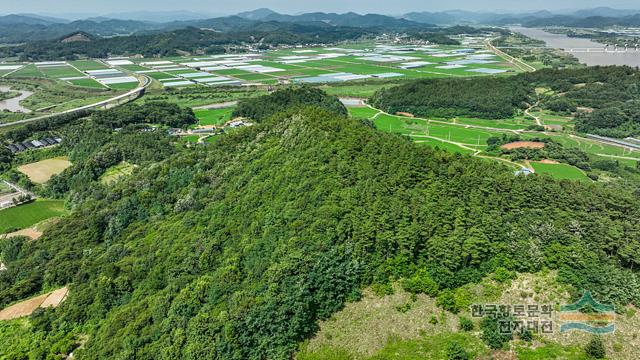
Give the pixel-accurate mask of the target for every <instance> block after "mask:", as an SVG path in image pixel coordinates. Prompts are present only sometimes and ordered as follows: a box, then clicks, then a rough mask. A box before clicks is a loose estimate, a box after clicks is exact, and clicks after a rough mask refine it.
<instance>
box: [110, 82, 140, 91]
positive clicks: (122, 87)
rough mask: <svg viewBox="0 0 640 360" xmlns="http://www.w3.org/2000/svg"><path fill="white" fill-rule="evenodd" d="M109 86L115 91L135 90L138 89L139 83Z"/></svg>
mask: <svg viewBox="0 0 640 360" xmlns="http://www.w3.org/2000/svg"><path fill="white" fill-rule="evenodd" d="M108 86H109V87H110V88H112V89H113V90H133V89H135V88H137V87H138V82H137V81H136V82H126V83H118V84H109V85H108Z"/></svg>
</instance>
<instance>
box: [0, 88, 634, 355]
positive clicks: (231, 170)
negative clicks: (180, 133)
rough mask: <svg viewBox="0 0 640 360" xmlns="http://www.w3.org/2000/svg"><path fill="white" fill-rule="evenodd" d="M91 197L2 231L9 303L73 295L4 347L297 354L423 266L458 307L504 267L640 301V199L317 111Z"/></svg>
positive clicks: (14, 350) (191, 153) (230, 137)
mask: <svg viewBox="0 0 640 360" xmlns="http://www.w3.org/2000/svg"><path fill="white" fill-rule="evenodd" d="M257 101H263V100H257ZM63 176H64V175H63ZM91 194H92V196H87V197H86V200H84V201H82V202H81V203H80V204H79V205H78V208H77V210H76V211H75V212H74V213H73V214H72V215H70V216H69V217H67V218H65V219H64V220H63V221H62V222H61V223H60V225H59V226H57V227H56V228H53V229H51V230H50V231H49V232H47V233H46V234H45V235H44V237H43V238H41V239H40V240H39V241H36V242H28V241H23V240H17V241H14V242H12V243H11V244H9V245H7V244H8V243H2V244H3V248H2V249H1V250H2V256H3V259H4V260H5V263H6V264H7V265H8V268H9V270H7V271H4V272H1V273H0V299H3V303H2V305H6V302H7V300H4V299H13V298H14V297H7V295H9V294H14V293H20V294H21V295H22V296H27V295H29V294H35V293H38V292H40V291H41V290H44V289H50V288H55V287H59V286H62V285H67V284H68V285H69V286H70V295H69V298H68V299H67V300H66V301H65V302H64V303H63V304H62V305H61V306H60V307H59V308H57V309H55V310H53V309H50V310H46V311H39V312H37V313H36V314H35V315H33V316H32V319H31V320H32V326H31V328H29V329H28V330H22V331H28V332H29V335H28V338H29V339H38V340H37V341H35V340H34V341H30V342H21V343H20V344H17V343H14V344H13V345H15V346H12V347H0V354H7V355H9V356H10V357H20V356H23V355H26V354H27V353H29V354H33V355H35V357H45V356H46V355H47V354H49V353H56V354H60V353H68V352H69V351H71V350H73V349H74V348H75V347H77V346H78V344H79V342H81V341H80V339H86V343H84V345H83V347H82V348H81V349H76V350H75V351H74V357H76V358H79V359H83V358H86V359H95V358H134V357H135V358H140V359H176V358H182V359H216V358H217V359H263V358H272V359H286V358H290V356H291V354H292V353H293V352H294V351H295V349H296V347H297V344H298V343H299V342H300V341H302V340H304V339H305V338H307V337H308V336H310V335H312V334H313V333H314V332H315V331H316V329H317V321H318V320H319V319H326V318H328V317H329V316H330V315H331V314H332V313H334V312H335V311H336V310H338V309H340V308H341V307H342V306H343V305H344V303H345V302H346V301H351V300H355V299H357V298H358V297H359V293H360V289H361V288H362V287H364V286H367V285H372V284H373V285H376V286H386V284H389V283H390V282H391V281H395V280H398V279H401V278H410V279H412V278H418V280H420V281H421V282H422V283H424V282H426V283H431V284H434V286H432V287H431V289H430V292H432V295H434V296H438V298H439V303H440V304H442V306H444V307H446V308H447V309H449V310H452V311H454V310H456V308H457V307H458V306H459V304H458V303H457V302H456V298H455V296H454V292H453V290H454V289H455V288H457V287H459V286H461V285H463V284H465V283H469V282H476V281H479V280H480V279H481V278H482V277H483V276H485V275H487V274H489V273H491V272H494V271H497V270H499V269H501V270H502V271H504V270H505V269H506V270H510V271H520V272H537V271H540V270H542V269H558V270H559V278H560V280H561V281H563V282H565V283H568V284H571V285H573V286H574V289H576V292H577V291H579V290H580V289H584V288H588V289H591V290H592V291H593V292H594V293H595V294H596V295H597V296H598V299H599V300H600V301H602V302H606V301H611V302H614V303H616V304H626V303H633V304H636V305H640V286H639V285H638V284H639V283H638V278H637V274H636V269H637V268H638V261H640V260H639V259H638V258H637V256H636V250H635V249H637V248H638V246H639V245H640V243H639V241H640V237H639V235H640V223H638V221H637V219H638V217H639V216H640V206H639V205H640V200H639V199H638V197H637V195H633V194H631V193H627V192H624V191H613V190H608V189H606V188H604V187H601V186H598V185H595V184H583V183H578V182H571V181H556V180H552V179H551V178H548V177H542V176H530V177H515V176H513V174H512V171H511V170H510V169H508V168H506V167H504V168H503V167H501V166H500V165H496V164H494V163H489V162H485V161H482V160H479V159H475V158H472V157H469V156H463V155H459V154H450V153H446V152H444V151H440V150H436V149H431V148H427V147H420V146H417V145H415V144H413V143H412V142H410V141H409V140H407V139H404V138H402V137H399V136H395V135H390V134H384V133H382V132H379V131H377V130H376V129H375V128H373V127H372V126H371V125H370V124H367V123H362V122H360V121H358V120H355V119H348V118H345V117H343V116H342V115H339V114H336V113H335V112H328V111H325V110H323V109H321V108H317V107H312V108H297V109H293V110H289V111H288V112H278V113H277V114H276V115H274V116H272V117H270V118H265V119H262V121H260V122H258V123H257V124H256V125H255V126H252V127H248V128H244V129H241V130H239V131H238V132H236V133H233V134H227V135H225V136H223V137H221V138H220V139H219V140H218V141H217V142H215V143H212V144H209V145H207V146H203V147H195V148H189V149H186V148H185V149H180V151H177V152H176V153H175V154H173V155H169V156H168V157H167V158H166V159H165V160H163V161H160V162H158V163H155V164H152V165H148V166H144V167H142V168H140V169H139V170H138V171H136V172H135V173H134V174H133V175H132V176H131V177H130V178H128V179H126V180H123V181H121V182H119V183H117V184H116V185H114V186H113V187H111V188H110V189H109V191H103V190H101V189H100V187H96V188H95V189H93V190H92V193H91ZM7 255H9V256H7ZM418 291H420V289H418ZM574 295H577V294H574ZM2 341H3V340H2V338H0V343H1V342H2ZM18 345H19V346H18Z"/></svg>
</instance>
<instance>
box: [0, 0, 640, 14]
mask: <svg viewBox="0 0 640 360" xmlns="http://www.w3.org/2000/svg"><path fill="white" fill-rule="evenodd" d="M0 4H1V6H0V12H1V13H5V14H6V13H20V12H22V13H25V12H38V13H94V14H106V13H113V12H128V11H139V10H150V11H165V10H189V11H195V12H204V13H217V14H221V13H226V14H230V13H236V12H239V11H246V10H253V9H256V8H259V7H269V8H271V9H273V10H276V11H280V12H285V13H298V12H308V11H332V12H346V11H355V12H358V13H366V12H376V13H385V14H401V13H406V12H408V11H439V10H449V9H465V10H485V11H490V10H507V11H513V10H542V9H547V10H563V9H578V8H581V9H583V8H591V7H597V6H609V7H614V8H626V9H629V8H630V9H636V8H640V2H639V1H638V0H562V1H558V0H536V1H521V0H490V1H482V0H446V1H443V0H391V1H388V0H384V1H381V0H315V1H305V0H234V1H229V0H224V1H221V0H0Z"/></svg>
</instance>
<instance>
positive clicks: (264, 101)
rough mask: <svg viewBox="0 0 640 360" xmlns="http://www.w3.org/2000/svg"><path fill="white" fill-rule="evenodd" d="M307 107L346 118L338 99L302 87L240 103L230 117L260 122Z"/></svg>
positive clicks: (286, 89) (317, 90)
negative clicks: (284, 112)
mask: <svg viewBox="0 0 640 360" xmlns="http://www.w3.org/2000/svg"><path fill="white" fill-rule="evenodd" d="M307 106H317V107H321V108H323V109H325V110H327V111H331V112H333V113H336V114H338V115H342V116H347V109H346V108H345V107H344V105H342V103H341V102H340V101H339V100H338V98H336V97H333V96H327V94H325V93H324V92H323V91H322V90H320V89H316V88H313V87H310V86H302V87H297V88H294V87H292V88H285V89H282V90H279V91H276V92H274V93H272V94H270V95H267V96H261V97H258V98H255V99H246V100H243V101H240V103H239V104H238V106H237V107H236V108H235V110H234V111H233V114H232V117H240V116H241V117H246V118H250V119H252V120H255V121H259V122H262V121H264V120H266V119H268V118H270V117H272V116H273V115H275V114H276V113H278V112H280V111H283V110H284V109H292V108H299V107H307Z"/></svg>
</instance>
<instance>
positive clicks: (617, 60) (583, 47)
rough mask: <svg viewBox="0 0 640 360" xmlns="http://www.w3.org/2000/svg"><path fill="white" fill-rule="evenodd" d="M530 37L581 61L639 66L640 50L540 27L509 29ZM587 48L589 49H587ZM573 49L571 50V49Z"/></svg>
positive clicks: (591, 63)
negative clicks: (612, 46)
mask: <svg viewBox="0 0 640 360" xmlns="http://www.w3.org/2000/svg"><path fill="white" fill-rule="evenodd" d="M510 30H511V31H514V32H519V33H520V34H522V35H525V36H527V37H530V38H532V39H536V40H541V41H544V42H545V43H546V44H547V46H548V47H551V48H556V49H562V50H565V51H566V52H568V53H570V54H571V55H573V56H575V57H576V58H577V59H578V60H580V62H581V63H583V64H587V65H590V66H595V65H629V66H634V67H635V66H640V51H636V50H635V49H630V50H628V51H626V52H624V51H622V50H619V51H617V52H616V51H613V50H612V49H609V50H608V51H605V47H604V45H603V44H600V43H597V42H595V41H591V40H589V39H582V38H573V37H568V36H566V35H563V34H552V33H550V32H546V31H544V30H541V29H534V28H523V27H513V28H511V29H510ZM587 49H589V50H588V51H587ZM571 50H573V51H571Z"/></svg>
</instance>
